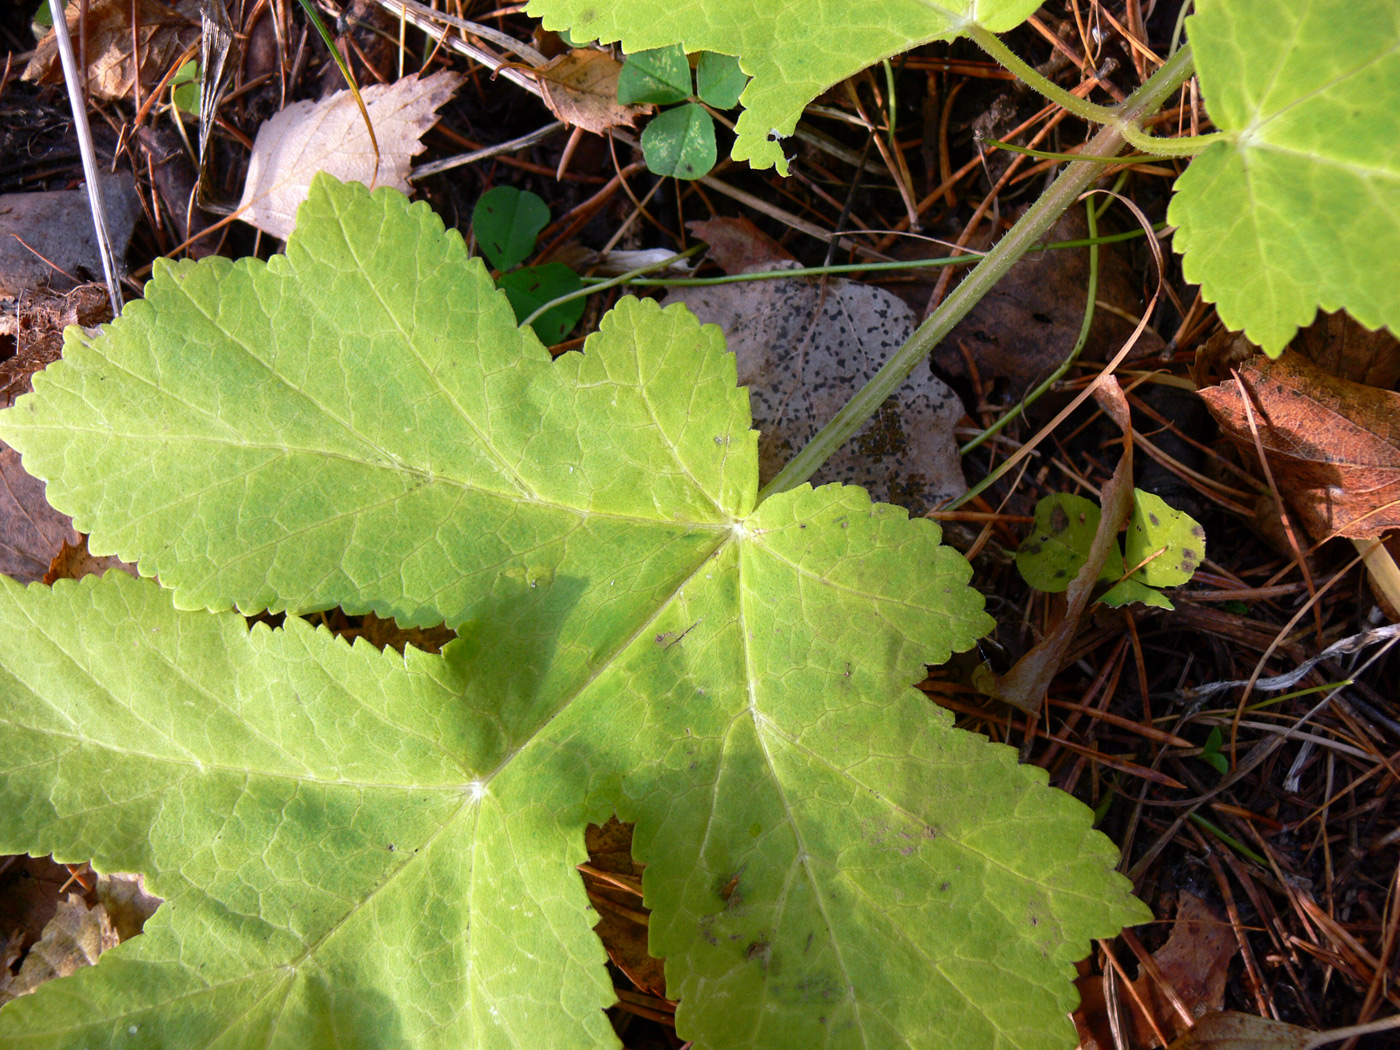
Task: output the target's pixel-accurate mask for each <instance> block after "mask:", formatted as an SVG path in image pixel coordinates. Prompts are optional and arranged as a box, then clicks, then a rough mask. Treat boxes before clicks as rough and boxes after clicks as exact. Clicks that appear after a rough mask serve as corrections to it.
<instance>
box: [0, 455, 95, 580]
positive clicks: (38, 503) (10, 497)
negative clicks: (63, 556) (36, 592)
mask: <svg viewBox="0 0 1400 1050" xmlns="http://www.w3.org/2000/svg"><path fill="white" fill-rule="evenodd" d="M77 542H78V533H77V531H76V530H75V529H74V528H73V522H72V520H71V519H70V518H69V517H68V515H67V514H60V513H59V512H58V511H56V510H54V509H53V508H52V507H50V506H49V502H48V500H46V499H45V498H44V483H43V482H42V481H40V480H39V479H38V478H35V477H32V476H30V474H29V473H28V472H27V471H26V470H25V469H24V467H22V466H21V465H20V459H19V453H18V452H16V451H15V450H14V449H12V448H10V446H9V445H6V444H5V443H4V442H3V441H0V573H4V574H5V575H6V576H9V577H10V578H11V579H14V580H17V581H19V582H20V583H33V582H35V581H36V580H42V579H43V578H44V574H45V573H46V572H48V569H49V563H50V562H52V561H53V559H54V557H55V556H56V555H57V554H58V552H59V551H60V550H62V549H63V546H64V544H70V543H77Z"/></svg>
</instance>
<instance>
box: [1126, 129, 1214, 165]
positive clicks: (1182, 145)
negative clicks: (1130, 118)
mask: <svg viewBox="0 0 1400 1050" xmlns="http://www.w3.org/2000/svg"><path fill="white" fill-rule="evenodd" d="M1123 137H1124V138H1125V139H1127V140H1128V141H1129V142H1130V143H1132V145H1133V146H1134V147H1136V148H1137V149H1140V150H1142V151H1143V152H1144V153H1151V154H1153V155H1154V156H1157V157H1194V156H1196V154H1198V153H1204V152H1205V149H1206V147H1207V146H1209V145H1211V144H1212V143H1215V142H1222V141H1225V140H1226V139H1228V138H1229V136H1228V135H1226V134H1225V133H1224V132H1222V131H1214V132H1211V133H1210V134H1208V135H1187V136H1185V137H1183V138H1178V139H1159V138H1157V137H1156V136H1154V135H1150V134H1148V133H1147V132H1146V131H1143V130H1142V128H1140V127H1137V126H1136V125H1134V124H1126V125H1124V126H1123Z"/></svg>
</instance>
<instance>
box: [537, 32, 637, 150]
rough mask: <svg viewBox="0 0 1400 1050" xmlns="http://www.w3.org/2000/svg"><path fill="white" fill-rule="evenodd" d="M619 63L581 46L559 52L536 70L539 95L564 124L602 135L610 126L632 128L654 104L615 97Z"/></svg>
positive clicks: (619, 68)
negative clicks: (633, 102) (564, 53)
mask: <svg viewBox="0 0 1400 1050" xmlns="http://www.w3.org/2000/svg"><path fill="white" fill-rule="evenodd" d="M620 72H622V63H621V62H619V61H617V59H615V58H613V57H612V56H611V55H608V54H604V53H603V52H602V51H594V50H592V49H591V48H581V49H579V50H577V51H570V52H569V53H568V54H567V55H560V56H559V57H558V58H556V59H554V60H553V61H552V62H550V63H549V64H548V65H545V66H541V67H540V68H539V69H537V70H535V76H536V78H537V79H538V80H539V84H540V93H541V98H543V100H544V104H545V105H546V106H548V107H549V111H550V112H551V113H553V114H554V115H555V116H556V117H558V118H559V119H560V120H562V121H563V122H564V123H565V124H572V125H573V126H574V127H578V128H583V130H584V131H591V132H593V133H594V134H595V135H601V134H602V133H603V132H605V131H607V130H608V129H609V128H617V127H632V126H633V125H634V124H636V122H637V118H638V117H642V116H645V115H646V114H648V113H650V112H651V111H652V110H653V109H654V108H655V107H654V106H650V105H627V106H625V105H623V104H622V103H621V102H619V101H618V100H617V75H618V73H620Z"/></svg>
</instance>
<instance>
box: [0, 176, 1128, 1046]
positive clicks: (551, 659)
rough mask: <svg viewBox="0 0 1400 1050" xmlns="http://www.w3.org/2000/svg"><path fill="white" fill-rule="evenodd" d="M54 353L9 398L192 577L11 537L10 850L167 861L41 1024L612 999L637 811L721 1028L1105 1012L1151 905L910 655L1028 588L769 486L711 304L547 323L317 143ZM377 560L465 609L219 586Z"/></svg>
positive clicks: (13, 425)
mask: <svg viewBox="0 0 1400 1050" xmlns="http://www.w3.org/2000/svg"><path fill="white" fill-rule="evenodd" d="M34 387H35V391H34V393H33V394H32V395H30V396H28V397H26V398H23V399H21V400H20V401H19V402H18V403H17V405H16V406H15V407H14V408H13V409H11V410H9V411H8V412H6V413H4V414H3V416H0V435H2V436H3V437H4V439H5V440H7V441H9V442H11V443H12V444H14V445H16V446H17V447H19V448H20V449H21V450H22V452H23V454H24V456H25V462H26V465H27V466H28V467H29V468H30V469H31V470H33V471H34V472H35V473H37V474H39V475H40V476H42V477H44V478H46V480H47V481H48V484H49V489H48V491H49V493H50V498H51V499H52V500H53V501H54V502H55V505H56V506H58V507H60V508H61V509H64V510H66V511H68V512H70V513H72V514H74V516H75V519H76V520H77V522H78V524H79V526H80V527H81V528H83V529H84V530H86V531H91V533H92V541H91V542H92V545H93V547H94V548H95V549H97V550H99V551H102V550H111V551H117V552H120V553H121V554H122V555H123V556H124V557H126V558H128V559H139V561H140V566H141V568H142V571H143V572H144V573H147V574H150V573H158V574H159V575H160V578H161V584H162V585H163V586H164V587H165V588H168V590H162V589H161V588H160V587H157V585H156V584H155V583H153V582H151V581H145V580H143V581H136V580H131V579H128V578H126V577H124V576H123V575H121V574H111V575H109V576H108V577H106V578H104V579H102V580H101V581H94V580H85V581H83V582H82V583H80V584H78V585H60V586H57V587H55V588H53V589H52V590H50V589H47V588H42V587H38V586H32V587H30V588H29V589H27V590H26V589H21V588H20V587H18V585H15V584H11V583H9V582H8V581H0V631H3V633H4V636H5V638H6V646H5V648H4V650H3V651H2V652H0V711H3V716H2V717H0V756H3V757H0V851H6V852H18V851H28V852H33V853H43V852H53V853H54V854H55V855H56V856H58V857H60V858H62V859H70V860H78V859H87V858H91V859H92V861H93V864H94V866H95V867H96V868H98V869H99V870H114V869H126V870H138V871H143V872H146V873H147V874H148V876H149V880H150V884H151V888H152V890H153V892H156V893H158V894H160V895H162V896H164V897H166V898H167V903H166V905H165V906H163V907H162V909H161V910H160V911H159V912H158V913H157V914H156V916H155V917H154V919H152V920H151V921H150V922H149V923H148V924H147V927H146V929H147V932H146V933H145V934H143V935H142V936H141V937H139V938H135V939H133V940H132V941H129V942H127V943H126V944H123V945H122V946H121V947H119V948H118V949H116V950H115V951H113V952H111V953H109V954H108V955H107V956H104V958H103V960H102V962H101V963H100V965H98V966H97V967H95V968H93V969H91V970H86V971H83V972H81V973H79V974H78V975H76V976H74V977H72V978H69V979H65V980H63V981H59V982H54V983H52V984H50V985H47V986H45V987H43V988H42V989H40V991H39V992H38V993H37V994H35V995H34V996H31V997H28V998H25V999H21V1000H17V1001H16V1002H14V1003H12V1004H10V1005H8V1006H6V1007H5V1008H4V1009H3V1011H0V1047H5V1048H24V1050H30V1048H40V1047H45V1048H48V1047H52V1048H65V1050H68V1048H71V1050H76V1048H79V1047H90V1048H94V1050H95V1048H98V1047H170V1048H179V1050H192V1048H225V1047H244V1046H247V1047H259V1048H268V1047H276V1048H284V1047H285V1048H288V1050H291V1048H296V1050H307V1048H317V1047H323V1046H324V1047H330V1046H338V1047H365V1048H367V1050H368V1048H383V1047H398V1046H404V1047H423V1048H438V1047H441V1048H444V1050H447V1048H452V1050H457V1048H460V1047H472V1048H487V1047H498V1046H499V1047H530V1048H535V1047H542V1048H547V1047H556V1046H557V1047H570V1048H573V1047H588V1046H596V1047H611V1046H615V1045H617V1043H616V1039H615V1037H614V1036H613V1034H612V1031H611V1028H610V1026H609V1025H608V1024H607V1022H606V1018H605V1017H604V1015H603V1014H602V1012H601V1008H602V1007H603V1006H605V1005H607V1004H608V1003H609V1001H610V1000H611V997H612V991H611V988H610V987H609V984H608V982H607V979H606V974H605V970H604V968H603V953H602V951H601V948H600V946H599V944H598V942H597V940H596V937H594V935H593V934H592V932H591V929H590V927H591V925H592V922H593V918H594V916H593V914H592V913H591V911H590V908H589V906H588V902H587V899H586V897H585V895H584V892H583V889H582V885H581V883H580V881H579V879H578V876H577V874H576V872H575V871H574V870H573V866H574V865H575V864H576V863H578V862H579V861H581V860H582V859H583V858H584V856H585V853H584V849H583V842H582V828H583V825H584V823H585V822H586V821H587V820H590V819H592V820H599V819H601V818H603V817H604V816H605V815H607V814H608V813H611V812H614V811H616V812H618V813H619V814H620V815H621V816H622V817H623V818H624V819H627V820H632V821H635V822H636V824H637V829H636V838H635V850H636V853H637V855H638V857H639V858H640V859H641V860H643V861H645V862H647V864H648V867H647V869H646V875H645V891H646V899H647V902H648V904H649V905H650V906H651V907H652V908H653V909H654V913H653V917H652V925H651V942H650V943H651V950H652V952H653V953H654V954H656V955H658V956H664V957H665V958H666V960H667V964H666V976H667V985H668V989H669V991H670V993H671V994H672V995H674V996H677V997H679V999H680V1008H679V1011H678V1014H677V1029H678V1031H679V1032H680V1034H681V1035H682V1036H683V1037H684V1038H688V1039H694V1040H695V1041H696V1045H697V1046H700V1047H713V1048H716V1050H719V1048H725V1050H728V1048H754V1050H759V1048H763V1050H769V1048H784V1047H793V1048H803V1050H805V1048H809V1047H833V1048H835V1047H865V1046H889V1047H923V1046H929V1045H939V1046H948V1047H959V1046H966V1047H970V1048H971V1047H976V1048H979V1050H980V1048H983V1047H1008V1048H1026V1050H1031V1048H1045V1050H1050V1048H1058V1047H1068V1046H1071V1045H1073V1039H1074V1034H1073V1029H1072V1027H1071V1026H1070V1025H1069V1023H1068V1021H1067V1020H1066V1017H1065V1014H1066V1012H1067V1011H1068V1010H1069V1009H1070V1008H1071V1007H1072V1006H1073V1004H1074V992H1073V986H1072V984H1071V980H1072V977H1073V973H1074V970H1073V962H1074V960H1075V959H1076V958H1077V957H1078V956H1080V955H1082V954H1083V952H1084V950H1085V948H1086V946H1087V944H1088V941H1089V939H1090V938H1092V937H1097V936H1108V935H1111V934H1113V933H1114V932H1116V930H1117V929H1118V928H1119V926H1120V925H1122V924H1124V923H1129V922H1138V921H1143V920H1144V919H1145V918H1146V917H1147V916H1146V914H1145V912H1144V909H1143V908H1142V906H1141V905H1140V904H1138V903H1137V902H1136V901H1135V900H1133V898H1132V897H1131V896H1130V893H1129V887H1128V884H1127V882H1126V881H1125V880H1124V879H1122V878H1121V877H1120V876H1118V875H1117V874H1115V873H1114V871H1113V865H1114V861H1115V851H1114V850H1113V848H1112V846H1111V844H1110V843H1109V842H1108V841H1107V840H1106V839H1105V838H1104V837H1103V836H1101V835H1100V834H1098V833H1097V832H1095V831H1093V830H1092V829H1091V827H1090V814H1089V812H1088V811H1087V810H1086V809H1085V808H1084V807H1083V806H1081V805H1080V804H1079V803H1077V802H1076V801H1074V800H1073V799H1072V798H1070V797H1069V796H1068V795H1065V794H1063V793H1060V792H1057V791H1054V790H1051V789H1050V788H1049V787H1048V786H1047V784H1046V777H1045V774H1044V773H1043V771H1041V770H1039V769H1036V768H1033V767H1023V766H1018V765H1017V764H1016V761H1015V755H1014V752H1013V751H1012V750H1011V749H1009V748H1006V747H1003V746H999V745H992V744H989V743H988V742H987V741H985V740H984V739H982V738H981V737H978V736H975V735H972V734H968V733H964V732H962V731H959V730H956V729H954V728H953V726H952V724H951V720H950V718H949V716H948V715H947V713H946V712H944V711H942V710H940V709H938V708H935V707H933V706H931V705H930V704H929V703H928V702H927V701H926V700H925V699H924V698H923V696H922V695H921V694H919V693H918V692H917V691H915V690H914V689H912V688H911V684H912V683H914V682H916V681H917V680H918V679H919V678H920V677H921V676H922V674H923V668H924V665H925V664H926V663H931V662H939V661H942V660H944V659H946V658H947V657H948V655H949V654H950V652H952V651H954V650H960V649H966V648H968V647H969V646H971V645H972V644H973V642H974V640H975V639H976V638H977V637H978V636H979V635H980V634H982V633H983V632H985V631H986V630H987V628H988V627H989V626H990V624H989V621H988V619H987V617H986V616H985V614H984V613H983V612H982V607H981V606H982V603H981V599H980V597H979V596H978V595H977V594H976V593H975V592H974V591H972V590H971V589H969V588H968V587H967V586H966V584H967V580H968V577H969V575H970V570H969V567H968V565H967V563H966V562H965V561H963V560H962V559H961V558H960V557H959V556H958V555H957V554H956V553H954V552H953V551H951V550H949V549H948V548H945V547H942V546H940V544H939V531H938V528H937V526H936V525H935V524H933V523H932V522H930V521H924V520H917V521H910V520H909V519H908V517H907V515H906V514H905V513H904V512H903V511H902V510H900V509H898V508H895V507H890V506H887V505H880V504H872V503H871V502H870V501H869V499H868V497H867V496H866V495H865V493H864V492H863V491H861V490H859V489H855V488H850V487H842V486H826V487H823V488H820V489H816V490H813V489H811V488H809V487H805V486H804V487H802V488H800V489H798V490H795V491H793V492H790V493H786V494H783V495H781V496H778V497H775V498H773V499H770V500H767V501H765V502H764V503H763V504H762V505H760V506H757V507H755V506H754V501H755V495H754V493H755V490H756V484H757V482H756V476H757V459H756V447H755V435H754V434H753V432H751V431H750V430H749V415H748V406H747V404H746V400H745V396H744V393H743V391H742V390H740V389H738V388H736V386H735V382H734V364H733V359H732V357H731V356H730V355H728V354H726V353H725V352H724V350H723V346H722V340H721V338H720V336H719V334H718V332H717V330H716V329H714V328H713V327H705V328H702V327H701V326H700V325H699V324H698V323H697V322H696V321H695V320H694V318H693V317H692V316H691V315H690V314H689V313H688V312H686V311H685V310H683V309H680V308H671V309H668V310H665V311H662V310H661V309H660V308H659V307H657V306H656V305H655V304H654V303H650V302H637V301H635V300H623V301H622V302H621V303H620V304H619V305H618V307H617V308H616V309H615V310H614V311H613V312H612V313H611V314H610V315H609V316H608V317H607V318H606V319H605V321H604V323H603V326H602V329H601V330H600V331H599V332H598V333H597V334H595V335H594V336H592V337H590V339H589V340H588V342H587V344H586V347H585V352H584V353H582V354H577V353H574V354H566V355H564V356H563V357H562V358H560V359H559V360H558V361H555V362H551V361H550V359H549V356H548V354H547V352H546V351H545V350H544V348H543V347H542V346H541V345H540V344H539V342H538V340H536V339H535V337H534V335H533V334H532V333H531V332H530V331H529V329H520V328H517V327H516V325H515V323H514V319H513V316H512V313H511V310H510V307H509V305H508V303H507V302H506V301H505V300H504V298H503V296H501V295H500V294H499V293H497V292H495V291H494V290H493V289H492V288H491V284H490V279H489V276H488V275H487V273H486V272H485V269H484V268H483V267H482V266H481V264H480V263H479V262H477V261H474V260H468V258H467V256H466V251H465V247H464V245H463V243H462V240H461V238H460V237H459V236H458V235H457V234H456V233H455V232H447V233H444V231H443V229H442V225H441V223H440V221H439V220H438V219H437V218H436V216H434V215H433V213H432V212H431V211H430V210H429V209H428V208H427V207H426V206H425V205H409V204H408V203H407V202H406V200H405V199H404V198H403V197H402V196H401V195H399V194H397V193H394V192H392V191H388V190H381V191H378V192H376V193H374V194H372V195H371V194H370V193H368V192H367V191H366V190H364V189H363V188H362V187H357V186H343V185H340V184H338V183H335V182H334V181H332V180H329V179H327V178H320V179H318V181H317V182H316V184H315V185H314V186H313V191H312V194H311V198H310V200H309V201H308V202H307V204H306V205H304V206H303V208H302V211H301V213H300V219H299V225H298V228H297V230H296V232H295V233H294V235H293V236H292V238H291V239H290V240H289V242H288V245H287V255H286V256H285V257H276V258H274V259H272V260H271V261H269V262H268V263H267V264H263V263H260V262H257V261H251V260H245V261H242V262H239V263H235V264H230V263H227V262H225V261H222V260H213V259H210V260H204V261H202V262H200V263H197V264H185V265H180V266H173V267H163V268H161V269H160V270H159V271H158V272H157V275H156V277H155V278H154V280H153V281H152V282H151V284H150V285H149V286H148V288H147V298H146V299H145V300H144V301H143V302H138V303H133V304H131V305H130V306H129V307H128V308H127V311H126V313H125V314H124V316H123V317H122V318H121V319H120V320H118V321H117V322H115V323H114V324H113V325H112V326H111V327H110V328H109V330H108V331H107V332H106V333H104V334H103V335H100V336H98V337H96V338H92V339H89V338H87V337H85V336H82V335H81V333H79V332H78V331H77V330H76V329H73V330H70V334H69V342H68V346H67V349H66V355H65V360H64V361H62V362H60V363H58V364H56V365H54V366H52V367H51V368H50V369H49V370H48V371H46V372H45V373H43V374H41V375H39V376H36V378H35V383H34ZM337 604H339V605H342V606H344V607H346V608H348V609H352V610H355V609H370V608H372V609H374V610H376V611H378V612H380V613H381V614H385V615H390V614H392V615H395V616H398V617H400V618H401V619H402V620H406V621H411V622H416V623H427V622H430V621H438V620H446V621H447V622H448V623H449V624H452V625H453V626H455V627H456V629H457V631H458V635H459V637H458V639H457V641H455V642H453V643H451V644H450V645H449V646H448V647H447V649H446V650H445V651H444V653H443V655H442V656H440V657H438V656H428V655H425V654H421V653H417V652H414V651H412V650H410V651H409V653H408V654H407V656H405V657H399V656H397V655H395V654H393V653H385V654H381V653H379V652H377V651H374V650H373V649H372V648H370V647H368V646H367V645H365V644H364V643H361V644H359V645H357V646H355V647H354V648H351V647H350V646H348V645H346V644H345V643H344V642H342V641H340V640H337V639H335V638H333V637H332V636H330V635H329V634H327V633H325V632H324V631H317V630H314V629H312V628H311V627H310V626H308V625H307V624H306V623H305V622H304V621H301V620H298V619H296V618H295V617H292V618H289V619H288V620H287V622H286V625H285V627H283V628H282V629H280V630H270V629H268V628H267V627H266V626H257V627H254V628H253V629H252V631H251V632H250V631H249V630H248V629H247V627H246V625H245V621H244V620H243V619H242V618H241V617H240V616H238V615H237V614H236V613H233V612H228V611H215V612H209V611H205V610H206V609H212V610H228V609H229V608H230V607H231V606H237V607H238V608H240V609H242V610H244V611H252V610H254V609H261V608H284V609H290V610H293V611H305V610H311V609H318V608H325V607H328V606H332V605H337ZM182 608H183V609H184V610H187V611H181V609H182Z"/></svg>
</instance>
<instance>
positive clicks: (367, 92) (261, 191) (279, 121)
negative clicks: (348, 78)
mask: <svg viewBox="0 0 1400 1050" xmlns="http://www.w3.org/2000/svg"><path fill="white" fill-rule="evenodd" d="M461 82H462V78H461V77H460V76H459V75H458V74H456V73H448V72H440V73H434V74H432V75H431V76H429V77H424V78H422V79H421V80H420V79H419V78H417V77H404V78H403V79H402V80H398V81H396V82H395V83H393V84H387V85H375V86H373V87H369V88H365V89H364V90H363V91H361V92H360V95H361V97H362V98H363V99H364V103H365V108H366V109H367V110H368V111H369V118H370V122H371V123H372V124H373V125H374V135H375V138H376V139H377V140H378V143H379V167H378V170H376V169H375V164H374V146H373V144H372V143H371V142H370V137H369V129H368V128H366V127H365V121H364V117H363V116H362V115H361V113H360V107H359V106H357V105H356V104H355V98H354V96H353V95H351V94H350V92H349V90H345V91H337V92H336V93H335V94H334V95H332V96H331V97H330V98H326V99H322V100H321V101H320V102H311V101H305V102H293V103H292V104H291V105H290V106H287V107H286V108H285V109H283V110H282V111H281V112H280V113H278V114H277V115H276V116H274V117H272V119H270V120H268V121H266V122H265V123H264V124H263V126H262V127H261V128H260V129H259V130H258V137H257V139H256V140H255V141H254V143H253V155H252V157H251V159H250V160H249V161H248V179H247V181H246V182H245V183H244V184H243V199H242V200H241V201H240V202H239V205H238V206H239V209H240V210H241V214H240V215H239V218H241V219H242V220H243V221H244V222H247V223H251V224H252V225H254V226H256V227H257V228H258V229H260V230H262V231H263V232H264V233H270V234H272V235H273V236H274V237H281V238H284V239H285V238H286V237H287V236H288V235H289V234H290V233H291V232H292V227H293V226H295V225H296V211H297V208H298V207H299V206H300V205H301V203H302V201H304V200H306V197H307V194H308V193H309V192H310V189H311V179H312V177H313V176H315V174H316V173H317V172H318V171H326V172H329V173H330V174H332V175H334V176H335V177H336V178H338V179H341V180H342V181H346V182H349V181H357V182H363V183H365V184H366V185H368V186H371V187H374V188H377V187H380V186H392V187H394V188H395V189H398V190H403V191H404V192H405V193H407V192H408V188H409V187H408V170H409V163H410V161H411V160H412V159H413V157H414V156H416V155H417V154H419V153H421V152H422V151H423V143H422V142H421V141H420V140H421V139H422V136H423V133H424V132H426V131H427V130H428V129H429V128H431V127H432V126H433V125H434V124H435V123H436V122H437V110H438V108H439V107H440V106H442V104H443V103H444V102H446V101H447V100H448V98H450V97H451V95H452V92H454V91H455V90H457V86H458V85H459V84H460V83H461ZM245 208H246V209H247V210H242V209H245Z"/></svg>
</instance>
